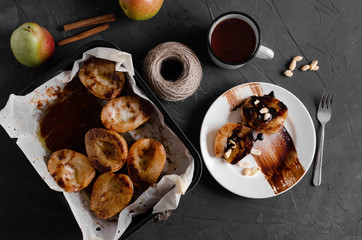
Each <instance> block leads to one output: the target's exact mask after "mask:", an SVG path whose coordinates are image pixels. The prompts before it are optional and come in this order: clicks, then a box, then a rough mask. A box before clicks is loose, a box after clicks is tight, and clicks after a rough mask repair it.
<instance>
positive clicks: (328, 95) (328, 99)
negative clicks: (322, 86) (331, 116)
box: [319, 91, 334, 109]
mask: <svg viewBox="0 0 362 240" xmlns="http://www.w3.org/2000/svg"><path fill="white" fill-rule="evenodd" d="M333 97H334V93H333V92H328V91H324V92H323V95H322V97H321V101H320V102H319V108H327V109H328V108H330V107H331V105H332V101H333Z"/></svg>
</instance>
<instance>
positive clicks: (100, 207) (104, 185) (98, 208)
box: [90, 172, 133, 219]
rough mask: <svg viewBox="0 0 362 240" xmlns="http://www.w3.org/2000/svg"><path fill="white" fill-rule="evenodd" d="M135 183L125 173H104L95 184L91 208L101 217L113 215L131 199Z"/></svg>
mask: <svg viewBox="0 0 362 240" xmlns="http://www.w3.org/2000/svg"><path fill="white" fill-rule="evenodd" d="M132 196H133V185H132V181H131V179H130V178H129V177H128V176H127V175H124V174H115V173H111V172H109V173H103V174H102V175H100V176H99V177H98V178H97V180H96V181H95V183H94V185H93V190H92V195H91V200H90V208H91V210H92V211H94V213H95V214H96V215H97V217H98V218H99V219H107V218H110V217H113V216H114V215H116V214H117V213H118V212H120V211H121V210H122V209H123V208H125V207H126V206H127V205H128V203H129V202H130V201H131V199H132Z"/></svg>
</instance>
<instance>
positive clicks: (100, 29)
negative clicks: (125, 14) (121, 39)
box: [57, 23, 109, 46]
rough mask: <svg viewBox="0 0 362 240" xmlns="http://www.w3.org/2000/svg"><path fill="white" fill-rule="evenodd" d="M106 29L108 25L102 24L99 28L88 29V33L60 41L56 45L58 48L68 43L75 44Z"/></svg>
mask: <svg viewBox="0 0 362 240" xmlns="http://www.w3.org/2000/svg"><path fill="white" fill-rule="evenodd" d="M108 28H109V25H108V23H106V24H103V25H101V26H98V27H95V28H92V29H90V30H88V31H85V32H82V33H80V34H78V35H75V36H73V37H70V38H66V39H64V40H61V41H59V42H58V43H57V44H58V46H62V45H65V44H68V43H71V42H75V41H78V40H81V39H83V38H87V37H90V36H92V35H95V34H97V33H100V32H103V31H105V30H107V29H108Z"/></svg>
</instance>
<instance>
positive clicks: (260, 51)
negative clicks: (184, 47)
mask: <svg viewBox="0 0 362 240" xmlns="http://www.w3.org/2000/svg"><path fill="white" fill-rule="evenodd" d="M234 18H237V19H240V20H243V21H245V22H246V23H248V24H249V26H250V27H251V28H252V29H253V31H254V34H255V38H256V43H255V49H254V52H253V54H252V55H251V56H250V57H249V58H248V59H246V60H244V61H242V62H237V63H235V62H227V61H225V60H223V59H221V58H219V57H218V56H217V55H216V54H215V53H214V51H213V49H212V47H211V38H212V33H213V32H214V30H215V28H216V26H217V25H218V24H219V23H221V22H222V21H224V20H227V19H234ZM207 49H208V53H209V56H210V58H211V59H212V60H213V62H214V63H215V64H216V65H218V66H219V67H222V68H225V69H237V68H239V67H242V66H243V65H245V63H247V62H248V61H250V60H251V59H253V58H254V57H257V58H260V59H272V58H273V57H274V52H273V50H271V49H270V48H267V47H265V46H263V45H261V44H260V28H259V26H258V24H257V23H256V22H255V20H254V19H253V18H251V17H250V16H249V15H247V14H245V13H241V12H235V11H233V12H226V13H224V14H222V15H220V16H218V17H217V18H216V19H215V20H214V21H213V22H212V24H211V26H210V28H209V32H208V46H207Z"/></svg>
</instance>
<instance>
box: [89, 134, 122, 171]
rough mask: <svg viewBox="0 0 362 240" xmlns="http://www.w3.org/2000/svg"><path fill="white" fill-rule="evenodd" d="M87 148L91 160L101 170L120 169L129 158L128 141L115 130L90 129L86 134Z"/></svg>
mask: <svg viewBox="0 0 362 240" xmlns="http://www.w3.org/2000/svg"><path fill="white" fill-rule="evenodd" d="M85 148H86V150H87V155H88V158H89V161H90V162H91V164H92V165H93V166H94V167H95V168H96V169H98V170H99V171H101V172H115V171H118V170H119V169H121V168H122V166H123V165H124V163H125V162H126V160H127V155H128V145H127V142H126V140H125V139H124V138H123V137H122V136H121V135H119V134H118V133H117V132H114V131H109V130H106V129H102V128H92V129H90V130H89V131H88V132H87V133H86V135H85Z"/></svg>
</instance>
